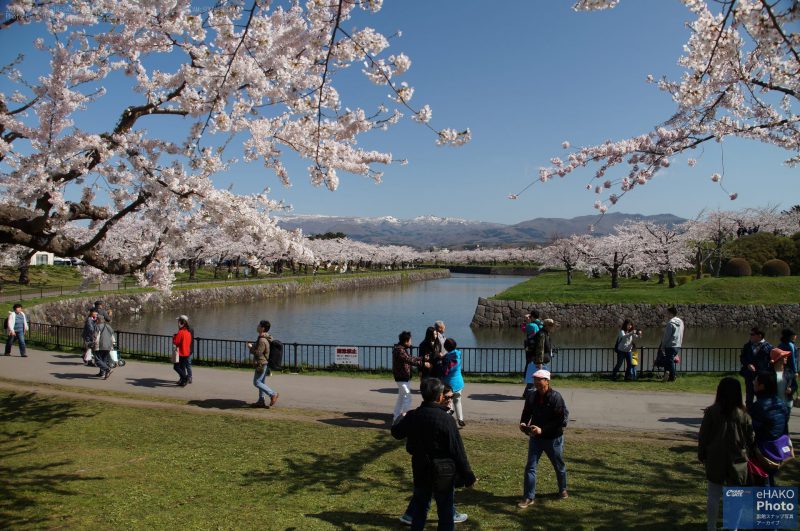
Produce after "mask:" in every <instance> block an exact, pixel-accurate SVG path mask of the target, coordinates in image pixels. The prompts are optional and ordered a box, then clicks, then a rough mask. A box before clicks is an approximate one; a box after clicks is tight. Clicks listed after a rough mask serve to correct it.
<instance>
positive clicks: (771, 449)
mask: <svg viewBox="0 0 800 531" xmlns="http://www.w3.org/2000/svg"><path fill="white" fill-rule="evenodd" d="M756 458H757V460H758V464H759V465H760V466H761V467H762V468H764V469H765V470H767V471H770V472H775V471H777V470H778V469H779V468H780V467H781V466H783V464H784V463H786V462H787V461H789V460H791V459H794V448H793V447H792V440H791V439H790V438H789V436H788V435H781V436H780V437H778V438H777V439H775V440H774V441H761V442H760V443H758V448H757V451H756Z"/></svg>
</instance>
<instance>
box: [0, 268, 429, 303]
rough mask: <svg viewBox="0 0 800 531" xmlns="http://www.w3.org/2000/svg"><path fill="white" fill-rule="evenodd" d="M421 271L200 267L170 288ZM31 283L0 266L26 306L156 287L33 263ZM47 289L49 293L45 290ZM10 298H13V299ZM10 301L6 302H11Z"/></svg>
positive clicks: (9, 288) (10, 291)
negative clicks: (108, 282) (121, 284)
mask: <svg viewBox="0 0 800 531" xmlns="http://www.w3.org/2000/svg"><path fill="white" fill-rule="evenodd" d="M421 271H424V270H422V269H415V270H404V271H363V272H354V273H350V272H348V273H334V272H332V271H331V272H327V271H322V272H319V273H317V274H316V275H292V274H291V272H284V273H283V274H282V275H269V276H267V275H261V276H258V277H249V278H245V277H240V278H239V279H236V278H231V279H227V278H225V277H224V276H223V278H219V279H214V276H213V270H212V269H199V270H198V272H197V276H196V278H195V279H194V280H192V281H191V282H189V281H188V273H186V272H184V273H179V274H178V275H177V276H176V284H175V285H174V286H173V291H181V290H190V289H205V288H223V287H229V286H241V285H243V284H274V283H280V282H287V281H292V282H297V283H300V284H310V283H312V282H330V281H332V280H335V279H339V278H359V277H375V276H391V275H398V274H399V275H404V276H405V275H408V274H409V273H417V272H421ZM30 272H31V273H30V280H31V283H30V285H29V286H27V287H21V286H20V285H19V284H18V283H17V282H16V280H14V281H13V282H8V281H7V280H8V279H9V278H10V274H11V273H13V271H11V270H9V269H8V268H5V269H0V278H2V279H3V282H5V284H4V289H3V290H2V291H0V295H9V296H12V295H15V294H17V293H20V292H21V293H22V294H23V300H22V302H23V303H24V305H25V306H28V307H30V306H35V305H37V304H42V303H46V302H55V301H59V300H65V299H69V298H74V297H94V296H101V295H104V294H106V295H107V294H110V293H125V294H130V293H143V292H148V291H155V290H154V289H152V288H140V287H135V286H136V281H135V280H134V279H133V278H126V279H125V282H126V284H127V286H128V287H127V288H125V289H119V290H114V289H107V288H105V289H103V290H99V289H97V285H96V284H93V285H90V286H89V287H88V288H84V289H81V290H80V291H78V290H79V288H80V286H81V281H82V279H81V277H80V274H79V273H78V271H77V269H75V268H73V267H68V266H32V267H31V268H30ZM40 292H44V293H45V295H44V296H39V297H37V296H36V295H37V294H38V293H40ZM48 292H49V293H48ZM12 302H13V301H12ZM10 303H11V302H9V304H10Z"/></svg>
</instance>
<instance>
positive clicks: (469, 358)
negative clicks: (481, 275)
mask: <svg viewBox="0 0 800 531" xmlns="http://www.w3.org/2000/svg"><path fill="white" fill-rule="evenodd" d="M82 332H83V329H82V328H78V327H71V326H62V325H50V324H42V323H31V325H30V330H29V332H28V335H27V336H26V341H27V342H30V343H34V344H42V345H52V346H54V347H55V348H57V349H58V348H74V349H82V348H84V342H83V338H82ZM116 337H117V350H118V351H119V353H120V355H121V356H122V357H128V358H139V359H149V360H158V361H167V360H168V359H169V357H170V354H171V352H172V349H173V347H172V336H165V335H155V334H144V333H140V332H125V331H121V330H118V331H116ZM345 346H346V347H356V348H357V349H358V366H357V367H356V366H353V367H352V368H353V369H355V370H391V368H392V347H391V346H388V345H352V344H349V345H348V344H346V343H342V344H340V345H319V344H309V343H284V352H283V366H284V367H286V368H289V369H299V368H314V369H326V368H333V367H335V366H336V348H337V347H345ZM460 350H461V352H462V354H463V361H462V371H463V372H464V373H465V374H470V373H472V374H479V373H480V374H521V373H522V372H523V370H524V366H525V352H524V350H523V349H522V348H521V347H520V348H510V347H463V348H461V349H460ZM638 350H639V370H640V371H649V370H651V369H652V368H653V362H654V361H655V358H656V355H657V352H658V349H657V348H655V347H642V348H639V349H638ZM414 351H415V349H413V348H412V354H413V352H414ZM739 352H740V350H739V349H738V348H735V347H724V348H721V347H688V348H683V349H681V352H680V357H681V363H680V364H679V365H678V366H677V370H678V373H684V374H686V373H708V372H715V373H716V372H733V371H736V370H738V369H739ZM192 359H193V363H200V364H207V365H226V366H240V367H249V366H250V364H251V362H250V360H251V357H250V354H249V352H248V350H247V341H244V340H233V339H209V338H202V337H196V338H195V339H194V356H193V358H192ZM616 359H617V356H616V354H615V352H614V350H613V349H612V348H610V347H562V348H560V349H559V350H558V353H557V354H555V355H554V356H553V360H552V362H551V364H550V366H551V370H552V371H553V372H555V373H557V374H593V373H605V372H610V371H611V370H612V369H613V367H614V364H615V363H616Z"/></svg>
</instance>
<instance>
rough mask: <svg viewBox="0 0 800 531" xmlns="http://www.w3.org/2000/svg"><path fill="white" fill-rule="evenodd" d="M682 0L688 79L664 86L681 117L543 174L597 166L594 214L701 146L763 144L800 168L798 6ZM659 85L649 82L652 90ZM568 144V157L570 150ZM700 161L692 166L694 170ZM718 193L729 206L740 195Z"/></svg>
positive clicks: (585, 3)
mask: <svg viewBox="0 0 800 531" xmlns="http://www.w3.org/2000/svg"><path fill="white" fill-rule="evenodd" d="M682 2H683V3H684V4H685V5H686V7H687V8H688V9H689V11H690V13H691V16H692V17H694V18H693V20H692V21H691V23H689V25H688V27H689V28H690V30H691V36H690V38H689V41H688V42H687V43H686V45H685V46H684V52H685V53H684V55H683V56H682V57H680V59H679V61H678V62H679V64H680V66H681V67H683V69H684V71H683V74H682V76H681V79H680V80H676V81H670V80H667V79H662V80H660V81H659V82H658V86H659V88H660V89H661V90H663V91H666V92H668V93H669V94H670V95H671V97H672V99H673V100H674V101H675V104H676V107H677V108H676V112H675V114H674V115H673V116H672V117H670V118H669V119H668V120H666V121H665V122H664V123H663V124H662V125H660V126H658V127H656V128H654V129H653V131H651V132H649V133H647V134H642V135H639V136H635V137H633V138H628V139H623V140H618V141H606V142H604V143H602V144H598V145H594V146H587V147H582V148H579V149H577V150H574V151H573V152H571V153H569V154H568V155H567V157H566V160H562V159H561V158H554V159H552V160H551V161H550V163H551V165H550V166H548V167H543V168H541V169H540V171H539V179H538V180H539V181H541V182H547V181H548V180H550V179H551V178H553V177H556V176H558V177H565V176H567V175H569V174H571V173H572V172H574V171H575V170H577V169H580V168H584V167H589V166H592V167H596V168H595V169H594V174H593V177H592V180H591V183H590V184H588V185H587V186H586V188H587V189H588V190H594V192H595V193H597V194H599V195H600V196H601V197H600V198H599V199H598V200H597V201H596V202H595V208H596V209H598V210H599V211H600V212H601V213H602V212H605V211H606V210H607V209H608V206H609V203H610V204H614V203H616V202H617V201H618V200H619V199H620V197H621V196H623V195H624V194H625V193H627V192H628V191H630V190H632V189H634V188H636V187H637V186H642V185H645V184H646V183H647V182H648V181H649V180H651V179H652V178H654V177H655V176H656V175H657V174H658V172H659V171H660V170H662V169H663V168H667V167H669V165H670V164H671V163H672V162H673V161H674V160H675V158H676V157H677V156H679V155H681V154H684V153H686V152H689V151H691V150H694V149H695V148H697V147H698V146H701V145H702V144H704V143H705V142H709V141H714V142H723V141H724V139H725V138H728V137H739V138H746V139H752V140H758V141H761V142H764V143H767V144H773V145H775V146H778V147H779V148H782V149H784V150H785V151H787V152H788V153H789V156H788V159H787V160H786V163H787V164H789V165H791V166H793V165H796V164H798V163H800V115H798V104H799V103H800V32H799V31H798V28H800V24H798V21H799V20H800V9H798V8H797V2H766V1H761V0H720V1H714V2H712V1H710V0H682ZM617 4H618V0H581V1H579V2H578V3H577V4H575V6H574V9H575V10H576V11H588V10H602V9H609V8H613V7H614V6H616V5H617ZM654 81H655V80H654V78H653V76H648V82H654ZM562 146H563V147H564V148H565V149H569V143H568V142H564V143H563V144H562ZM696 162H697V161H696V159H695V158H689V160H688V165H689V167H693V166H694V165H695V164H696ZM712 181H713V182H715V183H718V184H719V185H720V186H722V175H721V174H719V173H715V174H714V175H713V176H712ZM611 188H614V189H615V191H614V192H611V191H609V189H611ZM526 189H527V187H526ZM722 190H723V191H724V192H725V193H727V194H728V196H729V198H730V199H732V200H734V199H736V198H737V197H738V194H737V193H735V192H730V191H728V190H726V189H725V188H724V187H722ZM604 194H608V195H607V196H605V197H604ZM518 196H519V193H517V194H511V195H509V198H511V199H516V198H517V197H518Z"/></svg>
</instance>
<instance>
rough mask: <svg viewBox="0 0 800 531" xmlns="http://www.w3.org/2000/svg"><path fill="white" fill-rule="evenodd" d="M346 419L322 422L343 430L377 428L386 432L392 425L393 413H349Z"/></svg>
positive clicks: (323, 420)
mask: <svg viewBox="0 0 800 531" xmlns="http://www.w3.org/2000/svg"><path fill="white" fill-rule="evenodd" d="M342 415H344V416H345V418H335V419H322V420H320V422H322V423H323V424H329V425H331V426H340V427H343V428H375V429H379V430H386V429H388V428H389V427H390V426H391V425H392V414H391V413H374V412H368V413H367V412H348V413H342Z"/></svg>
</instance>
